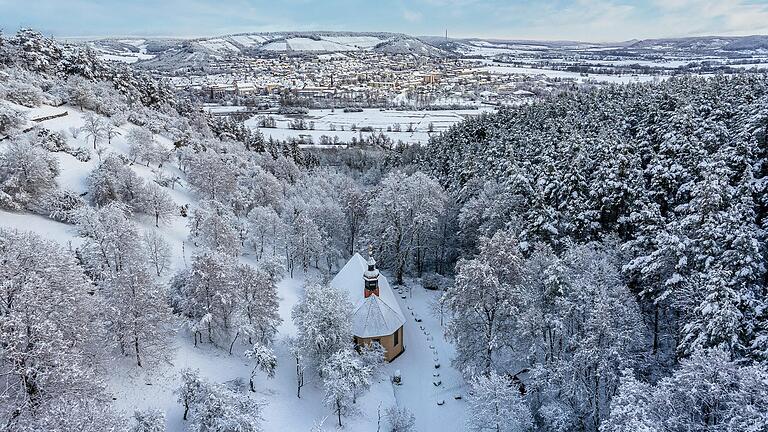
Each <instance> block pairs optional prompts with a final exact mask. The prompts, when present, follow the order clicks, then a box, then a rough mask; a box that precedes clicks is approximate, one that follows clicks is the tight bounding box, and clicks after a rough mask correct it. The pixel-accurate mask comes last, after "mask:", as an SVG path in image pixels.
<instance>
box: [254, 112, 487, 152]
mask: <svg viewBox="0 0 768 432" xmlns="http://www.w3.org/2000/svg"><path fill="white" fill-rule="evenodd" d="M492 109H493V108H492V107H488V106H485V107H481V108H479V109H477V110H445V111H395V110H379V109H365V110H363V111H362V112H349V113H346V112H344V111H343V110H340V109H337V110H330V109H319V110H310V111H309V114H307V115H306V116H304V119H305V120H306V121H307V122H310V121H312V122H314V123H315V128H314V130H293V129H290V128H289V127H288V124H289V123H290V122H291V121H292V120H293V119H292V118H289V117H286V116H282V115H273V116H272V117H274V118H275V120H276V121H277V127H276V128H259V127H258V117H254V118H251V119H250V120H248V121H246V125H248V126H250V127H251V128H254V129H259V130H260V131H261V132H262V133H263V134H264V137H265V138H267V139H268V138H269V137H272V138H274V139H279V140H286V139H290V138H300V137H302V136H304V137H306V136H311V137H312V140H313V142H314V143H318V142H319V141H320V137H321V136H323V135H326V136H329V137H331V138H333V137H334V136H338V137H339V139H340V140H341V142H349V141H351V140H352V138H353V137H355V138H358V139H359V138H360V137H366V136H369V135H370V134H371V133H372V132H360V131H359V129H360V128H361V127H372V128H373V129H374V130H375V132H373V133H376V134H378V133H379V132H382V133H384V134H385V135H387V136H388V137H390V138H391V139H392V140H393V141H394V142H397V141H402V142H404V143H406V144H415V143H421V144H425V143H427V142H429V137H430V133H429V124H430V123H432V126H433V128H434V131H433V132H432V133H433V134H437V133H440V132H444V131H446V130H447V129H448V128H449V127H451V126H453V125H454V124H456V123H458V122H460V121H462V120H464V119H465V118H467V117H471V116H476V115H480V114H482V113H483V112H490V111H492ZM395 124H398V125H400V129H401V131H400V132H392V131H387V128H389V127H393V126H394V125H395ZM411 124H412V125H413V129H414V131H413V132H408V126H409V125H411ZM353 125H355V126H357V129H358V130H357V131H353V130H351V129H352V126H353ZM332 127H335V129H336V130H331V128H332ZM342 127H343V128H344V130H341V129H342Z"/></svg>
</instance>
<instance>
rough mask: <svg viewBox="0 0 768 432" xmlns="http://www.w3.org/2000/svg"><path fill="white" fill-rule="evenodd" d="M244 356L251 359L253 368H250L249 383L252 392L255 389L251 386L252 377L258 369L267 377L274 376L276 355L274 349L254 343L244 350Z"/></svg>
mask: <svg viewBox="0 0 768 432" xmlns="http://www.w3.org/2000/svg"><path fill="white" fill-rule="evenodd" d="M245 357H246V358H248V359H250V360H252V361H253V364H254V366H253V369H251V377H250V380H249V385H250V388H251V391H252V392H255V391H256V389H255V388H254V386H253V378H254V377H255V376H256V373H257V372H258V371H261V372H264V373H265V374H266V375H267V377H268V378H274V377H275V369H277V357H275V353H274V351H272V349H271V348H269V347H267V346H265V345H262V344H260V343H255V344H254V345H253V348H251V349H249V350H247V351H246V352H245Z"/></svg>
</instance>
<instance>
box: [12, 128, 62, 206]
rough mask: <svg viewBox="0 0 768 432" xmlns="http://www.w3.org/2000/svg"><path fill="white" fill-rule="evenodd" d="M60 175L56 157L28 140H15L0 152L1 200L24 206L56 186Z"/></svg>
mask: <svg viewBox="0 0 768 432" xmlns="http://www.w3.org/2000/svg"><path fill="white" fill-rule="evenodd" d="M57 175H59V165H58V162H57V161H56V159H54V158H53V157H51V155H50V154H49V153H48V152H47V151H45V150H43V149H41V148H39V147H36V146H33V145H32V144H30V143H29V142H26V141H13V142H11V144H10V145H9V146H8V149H7V150H6V151H5V152H3V153H0V202H2V203H3V204H2V205H4V206H6V208H20V207H24V206H26V205H28V204H30V203H31V202H32V201H34V200H36V199H38V198H39V197H40V196H41V195H42V194H44V193H45V192H46V191H47V190H48V189H50V188H52V187H54V186H55V179H56V176H57Z"/></svg>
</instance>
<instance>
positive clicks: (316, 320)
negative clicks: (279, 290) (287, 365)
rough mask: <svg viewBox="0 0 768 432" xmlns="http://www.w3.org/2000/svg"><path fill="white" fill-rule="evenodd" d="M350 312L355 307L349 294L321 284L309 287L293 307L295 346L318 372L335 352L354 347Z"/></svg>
mask: <svg viewBox="0 0 768 432" xmlns="http://www.w3.org/2000/svg"><path fill="white" fill-rule="evenodd" d="M351 311H352V304H351V303H350V302H349V300H348V299H347V296H346V293H344V292H343V291H340V290H338V289H336V288H333V287H331V286H328V287H325V286H322V285H319V284H311V285H308V286H307V287H306V288H305V289H304V296H303V297H302V298H301V300H300V301H299V302H298V303H296V305H295V306H294V307H293V310H292V311H291V317H292V318H293V322H294V324H295V325H296V333H297V336H296V345H297V346H298V347H299V350H300V351H301V353H302V355H303V356H304V358H305V359H306V360H308V361H309V362H311V364H313V365H314V366H316V367H317V368H318V370H320V368H322V367H323V366H324V365H325V364H326V363H327V362H328V359H329V358H330V357H331V356H332V355H333V354H334V353H336V352H338V351H341V350H344V349H347V348H348V347H350V346H351V345H352V326H351V324H350V322H349V317H350V315H351Z"/></svg>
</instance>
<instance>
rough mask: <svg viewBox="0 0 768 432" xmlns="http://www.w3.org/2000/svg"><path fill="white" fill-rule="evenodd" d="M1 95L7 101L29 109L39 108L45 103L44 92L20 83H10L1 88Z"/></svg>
mask: <svg viewBox="0 0 768 432" xmlns="http://www.w3.org/2000/svg"><path fill="white" fill-rule="evenodd" d="M0 95H2V96H3V98H4V99H6V100H9V101H11V102H13V103H16V104H19V105H21V106H25V107H28V108H34V107H38V106H40V105H41V104H42V103H43V92H42V90H40V89H39V88H37V87H35V86H33V85H30V84H26V83H22V82H18V81H10V82H8V83H6V84H4V85H3V86H2V87H0Z"/></svg>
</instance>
